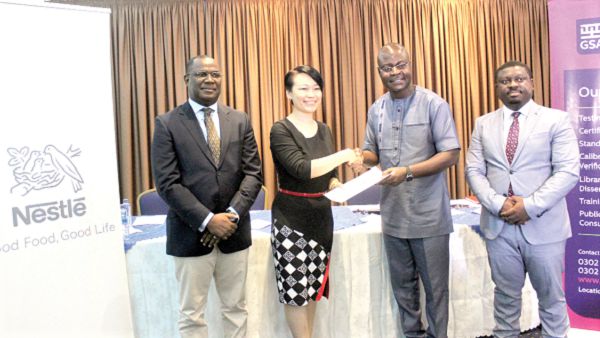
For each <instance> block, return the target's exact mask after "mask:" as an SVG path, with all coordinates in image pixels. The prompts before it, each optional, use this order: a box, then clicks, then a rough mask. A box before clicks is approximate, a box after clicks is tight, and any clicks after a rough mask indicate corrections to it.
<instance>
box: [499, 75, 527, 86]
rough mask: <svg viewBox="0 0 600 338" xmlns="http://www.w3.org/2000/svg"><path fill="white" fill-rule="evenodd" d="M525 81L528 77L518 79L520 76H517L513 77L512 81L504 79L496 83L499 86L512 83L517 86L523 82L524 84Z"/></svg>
mask: <svg viewBox="0 0 600 338" xmlns="http://www.w3.org/2000/svg"><path fill="white" fill-rule="evenodd" d="M527 80H529V78H528V77H520V76H518V77H515V78H514V79H511V78H506V79H502V80H498V83H499V84H501V85H503V86H506V85H509V84H511V83H512V82H513V81H514V82H516V83H517V84H521V83H523V82H525V81H527Z"/></svg>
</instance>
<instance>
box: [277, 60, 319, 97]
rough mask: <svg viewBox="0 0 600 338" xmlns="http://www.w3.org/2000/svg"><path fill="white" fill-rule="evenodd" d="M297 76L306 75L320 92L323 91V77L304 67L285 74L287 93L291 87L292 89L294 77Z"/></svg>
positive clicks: (314, 70)
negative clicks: (317, 86)
mask: <svg viewBox="0 0 600 338" xmlns="http://www.w3.org/2000/svg"><path fill="white" fill-rule="evenodd" d="M298 74H306V75H308V76H310V78H311V79H313V80H314V81H315V82H316V83H317V85H319V88H321V91H323V77H321V73H319V71H318V70H316V69H314V68H313V67H311V66H306V65H302V66H298V67H296V68H294V69H292V70H290V71H289V72H287V73H286V74H285V78H284V83H285V90H287V91H288V92H291V91H292V87H294V77H296V75H298Z"/></svg>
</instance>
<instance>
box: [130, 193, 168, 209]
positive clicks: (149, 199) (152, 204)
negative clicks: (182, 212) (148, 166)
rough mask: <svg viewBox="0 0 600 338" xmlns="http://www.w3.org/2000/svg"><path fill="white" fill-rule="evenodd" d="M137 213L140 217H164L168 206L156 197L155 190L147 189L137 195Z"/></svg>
mask: <svg viewBox="0 0 600 338" xmlns="http://www.w3.org/2000/svg"><path fill="white" fill-rule="evenodd" d="M137 208H138V213H139V214H140V215H142V216H149V215H166V214H167V211H168V210H169V206H168V205H167V203H165V201H163V199H162V198H161V197H160V196H159V195H158V193H157V192H156V189H148V190H146V191H144V192H142V193H141V194H139V195H138V198H137Z"/></svg>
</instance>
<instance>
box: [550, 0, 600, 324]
mask: <svg viewBox="0 0 600 338" xmlns="http://www.w3.org/2000/svg"><path fill="white" fill-rule="evenodd" d="M548 13H549V19H550V20H549V21H550V22H549V23H550V60H551V70H552V74H551V78H552V106H553V107H555V108H558V109H563V110H566V111H568V112H570V113H571V116H572V118H571V122H572V123H573V126H574V127H575V131H576V133H577V137H578V140H579V150H580V151H581V164H580V168H581V176H580V179H579V183H578V184H577V186H576V187H575V189H573V191H571V193H570V194H569V196H568V197H567V202H568V205H569V214H570V217H571V227H572V230H573V237H572V238H571V239H569V240H568V241H567V248H566V257H565V275H564V278H565V292H566V296H567V304H568V306H569V317H570V319H571V326H573V327H578V328H583V329H589V330H600V1H598V0H581V1H574V0H570V1H568V0H550V1H549V2H548Z"/></svg>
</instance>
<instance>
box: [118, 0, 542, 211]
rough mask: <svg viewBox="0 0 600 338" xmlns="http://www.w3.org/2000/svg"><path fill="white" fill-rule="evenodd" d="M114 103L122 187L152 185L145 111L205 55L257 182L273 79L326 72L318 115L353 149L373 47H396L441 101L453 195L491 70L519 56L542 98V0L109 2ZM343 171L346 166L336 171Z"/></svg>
mask: <svg viewBox="0 0 600 338" xmlns="http://www.w3.org/2000/svg"><path fill="white" fill-rule="evenodd" d="M111 6H112V16H111V17H112V35H113V36H112V38H113V39H112V41H113V62H114V83H115V88H114V90H115V111H116V124H117V138H118V147H119V148H118V153H119V172H120V183H121V194H122V196H123V197H128V198H130V199H133V200H135V197H136V196H137V195H138V194H139V193H140V192H142V191H143V190H146V189H148V188H151V187H153V182H152V175H151V169H150V143H151V139H152V131H153V127H154V117H155V116H156V115H158V114H161V113H164V112H167V111H169V110H171V109H172V108H174V107H175V106H176V105H178V104H181V103H183V102H184V101H185V100H186V98H187V93H186V88H185V85H184V81H183V75H184V64H185V61H186V60H187V59H188V58H190V57H192V56H195V55H199V54H208V55H211V56H213V57H214V58H215V59H216V60H217V61H218V62H219V64H220V65H221V68H222V70H223V72H224V76H225V78H224V82H223V93H222V96H221V101H222V102H223V103H225V104H228V105H230V106H233V107H234V108H237V109H239V110H242V111H246V112H247V113H248V114H249V115H250V118H251V120H252V124H253V127H254V131H255V134H256V138H257V141H258V145H259V149H260V153H261V158H262V160H263V170H264V176H265V185H266V186H267V188H268V190H269V199H270V200H272V198H273V196H274V195H273V194H274V191H275V188H276V177H275V173H274V167H273V162H272V158H271V153H270V150H269V130H270V128H271V126H272V124H273V122H274V121H277V120H279V119H281V118H284V117H285V115H286V114H287V112H289V111H290V106H289V103H288V102H287V101H286V98H285V92H284V86H283V76H284V74H285V72H286V71H287V70H289V69H291V68H293V67H295V66H297V65H300V64H309V65H312V66H314V67H316V68H317V69H320V71H321V72H322V74H323V77H324V79H325V89H324V99H323V105H322V109H320V110H319V111H318V112H317V119H318V120H321V121H324V122H325V123H327V124H328V125H329V126H330V127H331V129H332V130H333V133H334V137H335V144H336V146H337V147H338V149H342V148H346V147H356V146H361V145H362V142H363V136H364V132H365V125H366V113H367V109H368V108H369V106H370V104H371V103H372V102H373V101H374V100H375V99H376V98H377V97H378V96H380V95H382V94H383V93H384V89H383V86H382V84H381V81H380V80H379V76H378V74H377V71H376V66H377V63H376V54H377V51H378V49H379V48H380V47H381V46H382V45H383V44H385V43H388V42H400V43H402V44H404V45H405V46H406V47H407V48H408V50H409V51H410V53H411V55H412V60H413V67H414V80H415V83H416V84H418V85H421V86H423V87H426V88H430V89H432V90H433V91H435V92H437V93H438V94H440V95H441V96H442V97H444V98H445V99H446V100H447V101H448V102H449V103H450V106H451V107H452V110H453V113H454V118H455V121H456V126H457V129H458V135H459V138H460V141H461V144H462V147H463V151H462V152H461V157H460V161H459V164H458V165H457V166H455V167H453V168H451V169H450V170H449V179H448V181H449V188H450V193H451V196H452V198H460V197H464V196H465V195H468V194H469V192H468V189H467V186H466V183H465V179H464V175H463V171H464V159H465V152H466V149H467V147H468V145H469V140H470V136H471V131H472V128H473V123H474V120H475V119H476V118H477V117H478V116H480V115H482V114H485V113H486V112H488V111H491V110H494V109H496V108H497V107H498V106H499V103H498V100H497V99H496V98H495V93H494V86H493V71H494V69H495V68H496V67H497V66H499V65H500V64H502V63H503V62H505V61H508V60H513V59H514V60H520V61H523V62H525V63H527V64H529V65H531V68H532V69H533V73H534V85H535V97H534V99H535V100H536V101H537V102H538V103H541V104H545V105H548V104H549V103H550V100H549V94H550V85H549V62H548V60H549V57H548V50H549V49H548V17H547V3H546V0H512V1H509V0H366V1H365V0H302V1H301V0H285V1H284V0H206V1H201V2H188V1H181V0H178V1H173V2H166V1H151V0H146V1H135V0H133V1H131V2H130V3H127V1H117V2H113V3H112V5H111ZM342 171H343V173H342V174H343V176H344V177H345V178H350V177H351V176H352V174H351V172H350V171H349V170H348V169H347V168H344V169H343V170H342Z"/></svg>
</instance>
